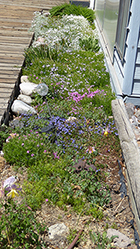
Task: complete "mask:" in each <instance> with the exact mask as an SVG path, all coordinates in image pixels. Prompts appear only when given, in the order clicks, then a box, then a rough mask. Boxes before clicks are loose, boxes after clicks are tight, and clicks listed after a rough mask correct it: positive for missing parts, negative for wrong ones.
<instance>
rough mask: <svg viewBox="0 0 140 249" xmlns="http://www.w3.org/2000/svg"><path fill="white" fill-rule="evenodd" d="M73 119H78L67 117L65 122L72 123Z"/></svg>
mask: <svg viewBox="0 0 140 249" xmlns="http://www.w3.org/2000/svg"><path fill="white" fill-rule="evenodd" d="M75 121H78V119H77V118H75V117H69V118H68V119H66V123H74V122H75Z"/></svg>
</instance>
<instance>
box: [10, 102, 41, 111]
mask: <svg viewBox="0 0 140 249" xmlns="http://www.w3.org/2000/svg"><path fill="white" fill-rule="evenodd" d="M11 110H12V112H14V113H16V114H27V113H29V114H37V112H36V110H35V109H34V108H33V107H31V106H29V105H27V104H26V103H24V102H22V101H21V100H17V99H16V100H14V102H13V104H12V106H11Z"/></svg>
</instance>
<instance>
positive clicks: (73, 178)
mask: <svg viewBox="0 0 140 249" xmlns="http://www.w3.org/2000/svg"><path fill="white" fill-rule="evenodd" d="M79 8H80V7H78V9H79ZM60 9H61V10H63V8H60ZM60 9H59V11H60ZM68 10H69V8H68ZM57 11H58V7H57V9H56V10H55V9H53V11H52V12H51V13H55V17H46V16H45V15H40V13H36V17H35V20H34V22H33V26H32V28H33V29H34V31H35V41H34V43H33V46H32V47H31V48H29V49H28V50H27V51H26V53H25V55H26V56H25V61H26V62H25V68H23V70H22V72H23V74H24V75H27V76H28V79H29V80H30V81H32V82H34V83H36V84H37V85H39V84H40V83H45V84H46V85H47V86H48V89H49V91H48V94H47V103H48V105H46V101H44V99H43V98H42V97H41V96H40V95H39V94H38V93H33V94H32V98H33V99H34V100H33V102H32V106H33V107H34V108H35V111H36V113H37V114H35V115H31V114H21V115H17V117H15V119H14V121H15V120H16V121H17V122H16V125H14V124H15V123H14V121H13V122H11V124H10V127H9V128H8V127H6V128H3V129H4V132H3V131H1V139H3V140H5V138H7V139H6V143H4V144H3V152H4V157H5V159H6V161H7V162H8V164H7V169H5V168H4V170H3V171H2V180H3V181H4V180H5V179H6V178H7V177H8V176H11V175H17V176H18V179H19V180H18V181H17V183H16V184H17V185H16V186H14V187H13V185H10V186H9V189H6V188H5V189H4V185H3V189H2V191H1V196H2V197H3V199H4V203H3V205H4V207H5V213H4V212H2V215H3V216H2V217H3V218H2V219H3V220H4V221H5V219H6V217H10V216H7V213H6V210H7V207H8V208H9V210H11V211H10V212H11V213H12V214H13V213H14V215H15V216H16V219H14V221H12V219H11V221H10V222H9V224H10V225H11V226H9V224H8V229H9V227H10V229H11V230H10V231H9V233H8V236H5V233H4V232H3V230H2V232H3V233H2V234H3V238H2V240H1V241H0V243H3V244H2V246H3V245H4V243H5V244H6V245H10V244H9V243H11V245H12V243H19V244H14V245H16V246H17V245H18V248H20V247H21V248H23V245H25V243H27V246H26V248H37V247H36V244H35V242H34V241H36V242H37V243H40V242H39V241H38V239H39V238H40V237H38V235H36V233H35V234H34V233H33V234H32V230H33V228H32V227H31V228H29V227H26V225H25V223H24V226H25V228H28V229H29V230H28V231H29V232H28V233H27V232H25V234H23V238H24V239H23V240H20V235H19V236H17V238H18V239H19V240H18V242H17V241H16V242H15V237H14V236H15V234H18V230H17V229H16V230H13V229H12V224H14V225H15V226H16V223H15V220H16V222H17V224H18V221H19V218H17V217H19V216H18V215H19V214H18V211H17V212H15V211H14V210H13V209H11V208H13V207H14V209H16V208H17V209H16V210H21V207H20V206H19V203H21V201H24V207H23V206H22V207H23V212H21V213H22V214H23V217H24V219H23V218H22V221H24V220H26V219H27V225H29V222H28V221H29V219H28V216H27V218H26V216H25V214H26V212H27V211H28V210H30V211H31V213H32V212H33V213H34V215H35V216H37V217H36V219H37V220H38V221H41V225H42V221H44V222H45V232H42V230H41V232H42V233H43V236H44V237H43V240H44V243H45V248H46V246H48V248H57V247H58V248H66V247H67V246H68V244H69V243H70V242H71V241H72V239H73V238H74V236H75V234H76V232H77V231H78V230H79V228H80V229H81V226H83V229H84V232H83V235H82V238H81V240H80V242H79V243H78V245H76V247H78V248H79V249H80V248H94V246H95V248H96V246H97V245H98V246H99V245H100V246H101V247H102V249H103V248H106V245H107V244H108V248H111V247H112V246H113V245H112V244H110V243H111V241H110V240H109V239H107V236H106V231H107V229H108V228H119V230H120V231H122V232H123V233H125V234H127V235H128V236H130V237H132V233H133V227H132V229H130V223H128V222H127V217H128V219H129V220H130V219H131V218H133V215H132V213H131V209H130V207H129V202H128V200H127V197H125V196H123V198H122V199H121V194H120V186H121V185H120V178H119V174H118V171H119V166H118V162H117V160H118V159H119V161H120V163H121V161H122V159H121V149H120V145H119V138H118V133H117V129H116V126H115V122H114V120H113V117H112V111H111V101H112V100H113V99H115V96H114V95H113V94H112V90H111V87H110V78H109V73H108V72H107V70H106V67H105V65H104V55H103V53H102V51H101V50H100V48H99V45H98V40H97V35H96V32H95V30H94V24H93V17H94V14H93V13H91V10H85V9H84V10H83V9H82V13H83V15H85V13H86V15H87V14H88V15H87V19H88V20H89V21H90V24H89V23H88V22H87V20H86V19H84V18H83V17H81V16H80V17H77V16H76V17H75V16H73V15H70V16H67V15H66V16H62V19H61V18H60V17H59V18H58V17H56V13H57ZM59 11H58V13H60V12H59ZM80 11H81V9H80ZM70 14H71V13H70ZM91 20H92V21H91ZM81 26H82V29H81ZM75 30H77V31H75ZM84 31H85V33H84ZM76 32H78V34H77V33H76ZM48 34H49V35H48ZM56 34H57V35H56ZM77 37H78V38H77ZM52 126H53V129H49V128H50V127H52ZM13 127H14V128H13ZM21 127H22V128H21ZM44 128H45V130H44ZM46 130H47V132H46ZM10 165H13V166H10ZM121 166H122V170H124V167H125V165H124V164H123V163H121ZM13 169H15V170H16V171H15V172H16V173H14V171H13ZM114 178H115V181H114ZM18 185H19V186H18ZM19 187H22V191H21V194H20V195H19V197H17V200H18V203H17V204H16V205H17V206H15V204H14V201H13V200H12V199H8V198H7V195H8V196H11V197H12V196H14V195H16V194H17V191H18V189H19ZM4 190H6V191H7V192H4ZM18 198H19V199H18ZM5 203H8V204H6V205H5ZM122 203H123V204H122ZM18 208H19V209H18ZM27 208H28V209H27ZM12 217H13V216H12ZM118 217H119V219H118ZM124 217H125V219H124ZM2 219H1V221H2ZM62 222H63V223H64V224H65V226H67V227H68V228H69V232H68V234H67V235H65V236H64V237H62V236H60V237H59V236H58V237H57V239H56V240H54V241H52V240H50V239H49V234H48V233H47V231H48V230H47V227H50V226H51V225H54V224H56V223H62ZM75 223H76V225H75ZM4 224H6V223H4ZM84 225H85V227H84ZM34 226H35V228H34V229H35V232H36V229H37V228H36V227H37V225H36V223H35V224H34ZM3 229H5V228H4V227H3ZM14 229H15V227H14ZM75 230H76V231H75ZM6 231H7V230H6ZM13 231H14V232H13ZM22 231H23V230H22ZM25 231H27V230H25ZM38 231H39V230H38ZM103 231H105V232H104V233H103ZM39 232H40V231H39ZM94 232H95V233H96V234H98V238H97V240H96V241H95V238H94ZM23 233H24V232H23ZM29 234H31V235H32V236H33V239H32V243H33V244H32V243H29V241H30V240H29V238H30V236H29ZM103 234H104V235H103ZM27 235H28V236H29V237H28V236H27ZM41 245H42V246H41ZM39 246H40V247H38V248H44V247H43V244H40V245H39ZM3 248H4V247H3ZM11 248H12V247H11ZM116 248H117V246H116Z"/></svg>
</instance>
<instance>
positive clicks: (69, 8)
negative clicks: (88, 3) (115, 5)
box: [50, 4, 95, 24]
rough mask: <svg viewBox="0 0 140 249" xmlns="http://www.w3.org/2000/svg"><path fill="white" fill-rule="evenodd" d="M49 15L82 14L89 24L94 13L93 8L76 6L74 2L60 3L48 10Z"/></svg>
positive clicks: (93, 17)
mask: <svg viewBox="0 0 140 249" xmlns="http://www.w3.org/2000/svg"><path fill="white" fill-rule="evenodd" d="M50 14H51V16H52V17H53V16H63V15H71V14H72V15H77V16H80V15H82V16H84V17H85V18H86V19H87V20H88V21H89V22H90V23H91V24H92V23H93V20H94V19H95V14H94V12H93V10H91V9H88V8H84V7H81V6H76V5H74V4H62V5H59V6H55V7H53V8H52V9H51V10H50Z"/></svg>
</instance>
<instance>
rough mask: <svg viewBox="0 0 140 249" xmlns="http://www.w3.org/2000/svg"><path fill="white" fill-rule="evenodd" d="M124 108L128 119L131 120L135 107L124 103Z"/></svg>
mask: <svg viewBox="0 0 140 249" xmlns="http://www.w3.org/2000/svg"><path fill="white" fill-rule="evenodd" d="M125 108H126V111H127V114H128V116H129V118H131V117H132V116H133V115H134V111H135V105H134V104H132V103H126V104H125Z"/></svg>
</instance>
